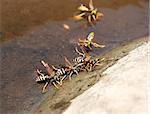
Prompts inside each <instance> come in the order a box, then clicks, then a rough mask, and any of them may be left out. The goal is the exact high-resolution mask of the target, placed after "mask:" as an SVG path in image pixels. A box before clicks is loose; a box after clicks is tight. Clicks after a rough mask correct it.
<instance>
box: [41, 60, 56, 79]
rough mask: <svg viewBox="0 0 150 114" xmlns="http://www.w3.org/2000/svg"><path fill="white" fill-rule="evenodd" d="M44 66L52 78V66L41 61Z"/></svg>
mask: <svg viewBox="0 0 150 114" xmlns="http://www.w3.org/2000/svg"><path fill="white" fill-rule="evenodd" d="M41 63H42V65H43V66H44V67H45V68H46V70H47V72H48V74H49V75H50V76H51V75H52V74H53V72H54V71H53V69H52V68H50V66H49V65H48V63H45V62H44V61H41Z"/></svg>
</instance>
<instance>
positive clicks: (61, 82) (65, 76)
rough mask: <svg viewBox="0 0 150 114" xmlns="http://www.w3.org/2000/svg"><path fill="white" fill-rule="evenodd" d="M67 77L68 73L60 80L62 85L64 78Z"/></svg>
mask: <svg viewBox="0 0 150 114" xmlns="http://www.w3.org/2000/svg"><path fill="white" fill-rule="evenodd" d="M65 78H66V75H65V76H64V77H63V78H62V79H61V80H60V84H61V85H62V83H63V80H64V79H65Z"/></svg>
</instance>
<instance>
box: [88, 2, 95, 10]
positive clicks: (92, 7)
mask: <svg viewBox="0 0 150 114" xmlns="http://www.w3.org/2000/svg"><path fill="white" fill-rule="evenodd" d="M89 8H90V10H93V9H94V6H93V0H90V1H89Z"/></svg>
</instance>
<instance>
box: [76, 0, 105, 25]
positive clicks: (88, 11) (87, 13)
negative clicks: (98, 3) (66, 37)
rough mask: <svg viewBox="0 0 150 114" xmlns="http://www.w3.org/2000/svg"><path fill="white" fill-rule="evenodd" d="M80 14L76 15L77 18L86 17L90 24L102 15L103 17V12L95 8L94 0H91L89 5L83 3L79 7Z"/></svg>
mask: <svg viewBox="0 0 150 114" xmlns="http://www.w3.org/2000/svg"><path fill="white" fill-rule="evenodd" d="M78 10H79V14H78V15H76V16H74V19H75V20H82V19H86V20H87V22H88V23H89V24H92V23H94V22H96V21H98V20H99V19H100V18H101V17H103V13H101V12H99V11H98V10H97V8H94V6H93V1H92V0H90V1H89V6H88V7H87V6H85V5H83V4H81V5H80V6H79V7H78Z"/></svg>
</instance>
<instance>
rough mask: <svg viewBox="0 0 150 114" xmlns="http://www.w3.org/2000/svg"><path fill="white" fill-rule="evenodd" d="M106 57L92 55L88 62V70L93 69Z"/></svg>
mask: <svg viewBox="0 0 150 114" xmlns="http://www.w3.org/2000/svg"><path fill="white" fill-rule="evenodd" d="M103 60H104V58H102V59H101V58H98V57H91V58H90V59H89V61H88V62H87V64H86V68H85V69H86V71H88V72H89V71H92V70H93V68H94V67H96V66H99V65H101V64H100V62H102V61H103Z"/></svg>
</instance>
